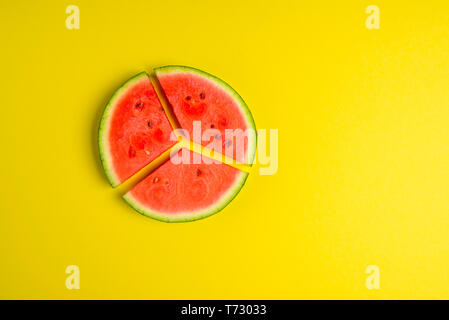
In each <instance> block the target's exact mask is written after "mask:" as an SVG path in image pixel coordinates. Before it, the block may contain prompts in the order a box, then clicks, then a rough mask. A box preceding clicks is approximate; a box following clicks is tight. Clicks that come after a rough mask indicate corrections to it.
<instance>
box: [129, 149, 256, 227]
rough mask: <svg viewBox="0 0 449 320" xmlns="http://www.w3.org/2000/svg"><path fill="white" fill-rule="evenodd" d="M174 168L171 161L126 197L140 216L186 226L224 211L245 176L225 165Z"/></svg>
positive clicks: (180, 165)
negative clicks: (185, 223)
mask: <svg viewBox="0 0 449 320" xmlns="http://www.w3.org/2000/svg"><path fill="white" fill-rule="evenodd" d="M180 152H188V153H189V157H190V160H189V161H190V164H184V163H179V164H176V163H174V162H173V161H171V160H170V159H169V160H167V161H166V162H165V163H164V164H162V165H161V166H160V167H158V168H157V169H156V170H155V171H153V172H152V173H151V174H150V175H149V176H147V177H146V178H145V179H144V180H142V181H141V182H140V183H139V184H137V185H136V186H135V187H134V188H133V189H131V191H129V192H128V193H127V194H125V196H124V199H125V200H126V201H127V202H128V203H129V204H130V205H131V206H132V207H133V208H134V209H136V210H137V211H138V212H140V213H141V214H143V215H145V216H148V217H151V218H154V219H156V220H160V221H165V222H187V221H193V220H198V219H202V218H205V217H208V216H210V215H212V214H214V213H217V212H219V211H220V210H221V209H223V208H224V207H225V206H226V205H227V204H228V203H229V202H231V201H232V199H233V198H234V197H235V196H236V195H237V194H238V192H239V191H240V189H241V188H242V186H243V185H244V183H245V181H246V178H247V177H248V173H245V172H243V171H240V170H238V169H235V168H233V167H230V166H228V165H226V164H224V163H215V162H213V163H210V162H208V163H205V162H204V161H202V163H200V164H193V152H192V151H189V150H185V149H182V150H181V151H180Z"/></svg>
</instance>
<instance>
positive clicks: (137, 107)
mask: <svg viewBox="0 0 449 320" xmlns="http://www.w3.org/2000/svg"><path fill="white" fill-rule="evenodd" d="M136 109H137V110H140V111H142V110H143V103H142V102H138V103H136Z"/></svg>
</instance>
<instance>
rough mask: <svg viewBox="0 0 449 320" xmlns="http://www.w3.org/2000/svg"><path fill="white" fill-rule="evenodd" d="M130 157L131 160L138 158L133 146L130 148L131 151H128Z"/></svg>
mask: <svg viewBox="0 0 449 320" xmlns="http://www.w3.org/2000/svg"><path fill="white" fill-rule="evenodd" d="M128 156H129V157H130V158H134V157H135V156H136V150H135V149H134V148H133V147H132V146H129V149H128Z"/></svg>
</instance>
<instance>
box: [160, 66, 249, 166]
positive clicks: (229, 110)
mask: <svg viewBox="0 0 449 320" xmlns="http://www.w3.org/2000/svg"><path fill="white" fill-rule="evenodd" d="M154 71H155V73H156V76H157V79H158V81H159V84H160V86H161V88H162V90H163V92H164V94H165V96H166V98H167V100H168V102H169V103H170V105H171V108H172V110H173V113H174V115H175V117H176V118H177V120H178V122H179V124H180V125H181V127H182V128H183V129H185V130H187V131H188V132H189V135H190V139H192V140H193V141H194V142H196V143H201V144H202V145H204V146H209V148H210V149H213V150H217V148H216V147H215V145H214V140H219V144H220V145H221V146H220V148H219V149H221V150H218V151H219V152H220V153H224V154H226V155H227V156H228V157H230V158H233V159H235V160H237V161H238V162H240V163H247V164H251V163H252V161H253V159H254V155H255V152H256V134H255V130H256V127H255V123H254V119H253V117H252V115H251V112H250V110H249V109H248V106H247V105H246V103H245V101H243V99H242V97H240V95H239V94H238V93H237V92H236V91H235V90H234V89H233V88H232V87H231V86H230V85H228V84H227V83H226V82H224V81H223V80H221V79H219V78H217V77H215V76H213V75H211V74H209V73H206V72H204V71H201V70H198V69H195V68H191V67H185V66H165V67H160V68H156V69H154ZM194 121H200V123H201V132H205V131H206V130H209V132H212V129H213V130H214V131H216V132H215V133H212V134H211V135H210V136H208V137H207V136H206V137H204V136H198V137H195V135H194V134H193V133H194V132H193V131H194ZM231 129H232V130H233V131H234V132H235V133H236V135H235V136H229V135H228V136H227V135H226V132H225V130H231ZM237 129H240V131H238V130H237ZM247 129H248V131H247ZM244 133H249V135H242V134H244ZM251 133H252V134H251ZM239 135H240V136H239ZM239 137H241V138H239ZM238 139H241V140H240V145H241V146H240V147H239V142H238ZM243 145H244V146H243Z"/></svg>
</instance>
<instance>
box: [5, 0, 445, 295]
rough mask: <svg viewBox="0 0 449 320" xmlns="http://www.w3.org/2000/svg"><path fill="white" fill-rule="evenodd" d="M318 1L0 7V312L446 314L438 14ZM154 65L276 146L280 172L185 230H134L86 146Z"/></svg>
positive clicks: (154, 226)
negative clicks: (387, 305)
mask: <svg viewBox="0 0 449 320" xmlns="http://www.w3.org/2000/svg"><path fill="white" fill-rule="evenodd" d="M326 2H327V3H326ZM326 2H322V1H282V0H278V1H242V0H231V1H169V0H166V1H149V0H142V1H135V0H128V1H124V2H123V1H117V2H114V1H92V0H89V1H87V0H78V1H73V2H70V1H2V2H1V3H0V35H1V39H2V46H1V51H0V57H1V60H0V61H1V62H0V64H1V76H2V77H1V80H0V81H1V95H0V108H1V113H0V141H1V143H0V146H1V150H2V152H1V154H2V160H1V161H0V178H1V186H0V246H1V250H0V298H7V299H10V298H13V299H15V298H25V299H30V298H38V299H91V298H115V299H197V298H198V299H231V298H233V299H315V298H319V299H329V298H341V299H385V298H387V299H389V298H418V299H420V298H430V299H432V298H449V272H448V265H449V219H448V216H449V14H448V12H449V3H448V2H447V1H424V2H421V3H420V4H418V1H416V2H415V1H377V3H376V2H373V1H361V0H357V1H356V0H352V1H326ZM70 4H74V5H77V6H78V7H79V9H80V29H79V30H68V29H67V28H66V25H65V20H66V17H67V16H68V15H67V14H66V12H65V10H66V7H67V6H68V5H70ZM371 4H375V5H378V7H379V9H380V29H379V30H369V29H367V28H366V26H365V20H366V18H367V17H368V14H367V13H366V7H367V6H368V5H371ZM167 64H182V65H189V66H194V67H197V68H200V69H203V70H205V71H208V72H210V73H212V74H214V75H216V76H218V77H220V78H222V79H224V80H225V81H227V82H229V83H230V84H231V85H232V86H233V87H234V88H235V89H236V90H237V91H238V92H239V93H240V94H241V95H242V97H243V98H244V99H245V101H246V102H247V104H248V105H249V107H250V108H251V111H252V113H253V115H254V118H255V121H256V124H257V127H258V128H264V129H278V130H279V170H278V172H277V173H276V174H275V175H271V176H263V175H260V174H259V168H260V166H259V165H256V166H255V167H254V168H253V169H252V172H251V174H250V177H249V178H248V181H247V183H246V185H245V187H244V188H243V190H242V191H241V193H240V194H239V195H238V196H237V198H236V199H235V200H234V201H233V202H232V203H231V204H230V205H229V206H228V207H227V208H226V209H225V210H223V211H222V212H221V213H219V214H217V215H214V216H213V217H210V218H207V219H204V220H201V221H197V222H193V223H180V224H166V223H161V222H158V221H155V220H152V219H149V218H145V217H143V216H141V215H139V214H137V213H136V212H135V211H134V210H132V209H131V208H130V207H129V206H128V205H127V204H126V203H125V202H124V201H123V200H122V199H121V193H120V192H117V190H114V189H112V188H111V187H110V186H109V185H108V183H107V181H106V178H105V176H104V173H103V171H102V168H101V165H100V162H99V156H98V150H97V142H96V139H97V128H98V122H99V118H100V115H101V113H102V111H103V108H104V105H105V103H106V102H107V100H108V99H109V97H110V96H111V94H112V93H113V92H114V90H115V89H116V88H117V87H118V86H119V85H120V84H121V83H122V82H123V81H125V80H126V79H128V78H129V77H131V76H132V75H134V74H136V73H138V72H140V71H143V70H148V71H149V70H151V69H152V68H154V67H157V66H162V65H167ZM68 265H77V266H79V268H80V289H79V290H68V289H67V288H66V286H65V280H66V277H67V276H68V275H67V274H66V273H65V268H66V267H67V266H68ZM369 265H376V266H378V267H379V269H380V289H378V290H376V289H374V290H369V289H368V288H367V287H366V285H365V281H366V277H367V276H368V275H367V274H366V273H365V270H366V268H367V266H369Z"/></svg>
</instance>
